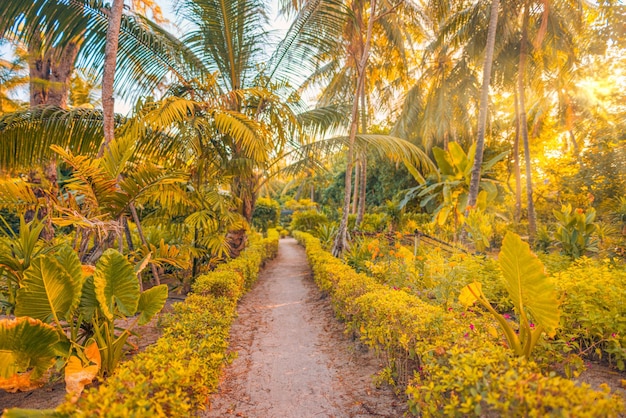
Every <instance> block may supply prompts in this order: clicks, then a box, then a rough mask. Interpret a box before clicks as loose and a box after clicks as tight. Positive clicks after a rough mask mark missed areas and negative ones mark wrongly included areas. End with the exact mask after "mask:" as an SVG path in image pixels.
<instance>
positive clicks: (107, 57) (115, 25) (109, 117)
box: [97, 0, 124, 158]
mask: <svg viewBox="0 0 626 418" xmlns="http://www.w3.org/2000/svg"><path fill="white" fill-rule="evenodd" d="M123 11H124V0H113V4H112V5H111V9H110V10H109V19H108V26H107V34H106V44H105V47H104V73H103V75H102V116H103V119H104V142H102V144H101V145H100V149H99V150H98V155H97V157H98V158H100V157H102V156H103V155H104V152H105V151H106V150H107V149H108V147H109V144H110V143H111V141H113V138H114V135H115V109H114V106H115V99H114V98H113V82H114V81H115V63H116V61H117V49H118V39H119V37H120V26H121V24H122V13H123Z"/></svg>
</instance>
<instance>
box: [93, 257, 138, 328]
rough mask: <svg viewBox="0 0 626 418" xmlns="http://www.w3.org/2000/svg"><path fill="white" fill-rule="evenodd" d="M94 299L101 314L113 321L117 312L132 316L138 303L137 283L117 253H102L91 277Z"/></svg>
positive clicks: (127, 263)
mask: <svg viewBox="0 0 626 418" xmlns="http://www.w3.org/2000/svg"><path fill="white" fill-rule="evenodd" d="M93 282H94V286H95V291H96V298H97V299H98V302H99V304H100V309H102V313H103V314H104V315H105V316H106V317H107V318H108V319H109V320H111V321H112V320H113V319H114V318H115V315H116V313H117V312H118V311H119V313H121V314H122V315H125V316H132V315H134V314H135V312H137V305H138V303H139V296H140V290H139V282H138V281H137V276H136V275H135V270H134V268H133V266H132V264H130V262H129V261H128V260H127V259H126V257H124V256H123V255H122V254H120V253H119V252H117V251H115V250H113V249H109V250H107V251H105V252H104V254H103V255H102V257H100V260H99V261H98V264H97V265H96V271H95V273H94V275H93Z"/></svg>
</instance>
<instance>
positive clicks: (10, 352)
mask: <svg viewBox="0 0 626 418" xmlns="http://www.w3.org/2000/svg"><path fill="white" fill-rule="evenodd" d="M58 341H59V334H58V332H57V330H56V329H55V328H54V327H52V326H51V325H48V324H44V323H43V322H41V321H40V320H37V319H32V318H26V317H21V318H16V319H0V387H2V388H4V389H5V390H7V385H11V382H13V383H17V384H18V385H22V384H23V383H28V382H18V380H20V379H19V376H18V373H19V374H21V373H26V372H28V371H31V370H32V374H31V375H30V376H29V379H28V380H30V379H36V378H38V377H40V376H41V375H42V374H43V373H44V372H45V371H46V370H48V368H50V366H52V363H53V359H54V357H55V350H54V345H55V344H56V343H57V342H58Z"/></svg>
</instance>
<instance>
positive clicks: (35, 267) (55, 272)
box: [15, 254, 80, 324]
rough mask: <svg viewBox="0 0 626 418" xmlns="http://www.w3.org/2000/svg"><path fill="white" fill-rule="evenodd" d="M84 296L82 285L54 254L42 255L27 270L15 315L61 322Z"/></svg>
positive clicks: (18, 292)
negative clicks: (81, 295) (81, 293)
mask: <svg viewBox="0 0 626 418" xmlns="http://www.w3.org/2000/svg"><path fill="white" fill-rule="evenodd" d="M79 298H80V285H79V283H76V281H75V279H74V278H72V276H70V274H69V273H68V272H67V271H66V270H65V269H64V268H63V266H61V264H60V263H59V262H58V261H57V260H56V258H55V257H54V256H53V255H49V254H46V255H42V256H40V257H37V258H36V259H34V260H33V261H32V262H31V265H30V267H29V268H28V269H26V271H25V272H24V281H23V287H22V288H20V289H19V290H18V291H17V299H16V303H15V305H16V306H15V316H29V317H31V318H35V319H40V320H42V321H44V322H49V321H50V320H54V321H55V322H56V323H57V324H58V323H59V322H60V320H62V319H67V318H68V316H70V314H71V312H72V307H73V306H75V305H77V304H78V303H77V301H78V299H79Z"/></svg>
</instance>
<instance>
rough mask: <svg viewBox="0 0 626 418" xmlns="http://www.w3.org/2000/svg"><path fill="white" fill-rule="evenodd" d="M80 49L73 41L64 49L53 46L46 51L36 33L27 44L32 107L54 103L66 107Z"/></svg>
mask: <svg viewBox="0 0 626 418" xmlns="http://www.w3.org/2000/svg"><path fill="white" fill-rule="evenodd" d="M78 50H79V45H78V43H76V42H70V43H68V44H67V45H66V46H65V47H64V48H63V49H59V48H55V47H50V48H47V49H46V50H45V51H44V50H42V44H41V40H40V38H39V36H37V35H35V36H33V38H32V40H31V42H30V43H29V44H28V56H29V58H28V67H29V68H28V69H29V75H30V106H31V107H34V106H40V105H54V106H59V107H62V108H64V109H65V108H67V99H68V97H69V89H70V80H71V77H72V73H73V72H74V63H75V62H76V56H77V55H78Z"/></svg>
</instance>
